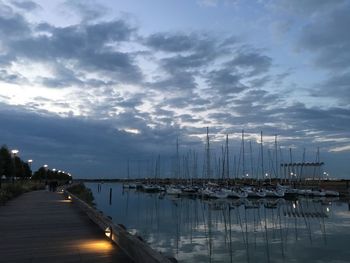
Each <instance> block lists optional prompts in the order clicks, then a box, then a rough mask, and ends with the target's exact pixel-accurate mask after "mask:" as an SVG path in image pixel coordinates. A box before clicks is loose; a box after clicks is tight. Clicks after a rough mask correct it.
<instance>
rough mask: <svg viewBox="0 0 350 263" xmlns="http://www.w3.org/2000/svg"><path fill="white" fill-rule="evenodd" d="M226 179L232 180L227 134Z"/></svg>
mask: <svg viewBox="0 0 350 263" xmlns="http://www.w3.org/2000/svg"><path fill="white" fill-rule="evenodd" d="M226 178H227V179H229V178H230V165H229V153H228V134H226Z"/></svg>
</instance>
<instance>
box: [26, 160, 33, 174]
mask: <svg viewBox="0 0 350 263" xmlns="http://www.w3.org/2000/svg"><path fill="white" fill-rule="evenodd" d="M27 163H28V166H29V170H30V177H31V176H32V163H33V160H32V159H29V160H28V161H27Z"/></svg>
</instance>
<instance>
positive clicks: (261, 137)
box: [260, 131, 264, 179]
mask: <svg viewBox="0 0 350 263" xmlns="http://www.w3.org/2000/svg"><path fill="white" fill-rule="evenodd" d="M260 151H261V178H262V179H264V146H263V132H262V131H261V132H260Z"/></svg>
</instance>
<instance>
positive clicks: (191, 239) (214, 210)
mask: <svg viewBox="0 0 350 263" xmlns="http://www.w3.org/2000/svg"><path fill="white" fill-rule="evenodd" d="M85 184H86V186H87V187H88V188H90V189H91V190H92V192H93V195H94V197H95V203H96V208H97V209H99V210H101V211H102V212H103V213H104V214H106V215H108V216H110V217H111V218H112V220H113V222H115V223H117V224H123V225H124V226H125V228H126V229H127V231H128V232H130V233H132V234H135V235H138V236H141V237H142V239H143V240H144V241H145V242H147V243H148V244H149V245H150V246H151V247H152V248H153V249H155V250H157V251H160V252H161V253H162V254H164V255H167V256H169V257H171V256H172V257H174V258H176V260H178V262H230V263H231V262H291V261H296V262H308V261H312V262H315V261H317V262H329V261H331V260H338V261H339V262H346V260H347V258H349V256H350V255H349V253H348V252H347V249H346V244H347V242H349V241H350V240H349V237H348V235H346V234H345V233H347V231H349V230H350V229H349V225H348V223H347V222H349V220H350V208H349V199H347V198H345V199H344V198H343V197H325V196H323V197H311V196H301V195H300V196H297V197H294V198H292V199H290V198H267V197H264V198H250V197H247V198H202V197H200V196H194V195H188V194H187V195H180V194H179V195H174V194H167V193H166V191H164V192H148V191H144V190H142V189H141V188H140V189H137V188H125V187H123V183H111V182H104V183H101V182H95V183H92V182H87V183H85ZM110 191H111V192H112V196H110ZM342 233H344V234H342ZM295 251H298V253H295ZM330 252H332V253H330Z"/></svg>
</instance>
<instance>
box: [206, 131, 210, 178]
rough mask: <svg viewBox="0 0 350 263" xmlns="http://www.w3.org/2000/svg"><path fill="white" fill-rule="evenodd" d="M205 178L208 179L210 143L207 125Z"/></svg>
mask: <svg viewBox="0 0 350 263" xmlns="http://www.w3.org/2000/svg"><path fill="white" fill-rule="evenodd" d="M206 153H207V158H206V159H207V179H210V144H209V127H207V147H206Z"/></svg>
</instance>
